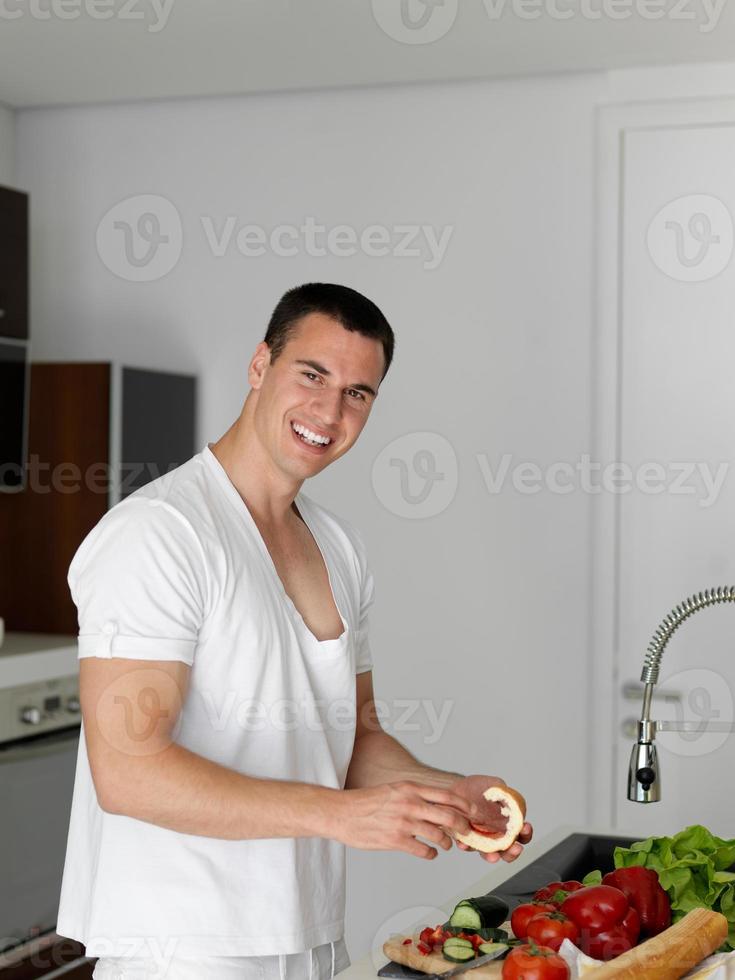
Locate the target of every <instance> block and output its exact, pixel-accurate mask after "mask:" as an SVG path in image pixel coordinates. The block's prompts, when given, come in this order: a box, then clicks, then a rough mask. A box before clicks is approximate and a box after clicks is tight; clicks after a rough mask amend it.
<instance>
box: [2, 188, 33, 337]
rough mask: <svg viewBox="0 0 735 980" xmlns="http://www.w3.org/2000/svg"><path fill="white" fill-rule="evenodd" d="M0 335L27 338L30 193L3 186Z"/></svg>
mask: <svg viewBox="0 0 735 980" xmlns="http://www.w3.org/2000/svg"><path fill="white" fill-rule="evenodd" d="M0 337H11V338H13V339H15V340H27V339H28V195H27V194H24V193H23V192H22V191H16V190H11V188H9V187H0Z"/></svg>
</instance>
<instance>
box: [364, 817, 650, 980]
mask: <svg viewBox="0 0 735 980" xmlns="http://www.w3.org/2000/svg"><path fill="white" fill-rule="evenodd" d="M638 839H640V838H635V837H606V836H604V835H598V834H570V835H569V836H568V837H565V838H564V840H563V841H561V842H560V843H558V844H556V845H555V846H554V847H552V848H550V849H549V850H548V851H546V852H545V853H544V854H542V855H541V856H540V857H539V858H538V859H537V860H536V861H533V862H532V863H531V864H528V865H526V867H525V868H523V869H522V870H521V871H519V872H518V873H517V874H515V875H513V877H512V878H508V879H507V880H506V881H504V882H503V884H502V885H501V886H500V887H499V888H496V889H494V890H493V891H491V892H489V893H488V894H490V895H495V896H496V898H501V899H502V900H503V901H504V902H505V903H506V904H507V905H508V908H509V909H510V911H511V912H512V911H513V909H514V908H515V907H516V906H517V905H521V904H522V903H523V902H527V901H529V899H531V898H533V895H534V892H537V891H538V890H539V888H543V887H544V886H545V885H548V883H549V882H550V881H568V880H569V879H576V880H577V881H581V880H582V878H583V877H584V876H585V875H586V874H589V872H590V871H601V872H602V873H603V874H606V873H607V872H608V871H614V870H615V865H614V863H613V853H614V851H615V848H616V847H630V845H631V844H632V843H633V842H634V841H635V840H638ZM427 925H435V923H427ZM378 976H379V977H397V978H402V980H430V975H428V974H426V973H419V972H418V971H416V970H412V969H410V967H407V966H401V965H400V964H398V963H392V962H391V963H387V964H386V965H385V966H384V967H383V968H382V969H380V970H379V971H378ZM468 976H471V971H470V974H468Z"/></svg>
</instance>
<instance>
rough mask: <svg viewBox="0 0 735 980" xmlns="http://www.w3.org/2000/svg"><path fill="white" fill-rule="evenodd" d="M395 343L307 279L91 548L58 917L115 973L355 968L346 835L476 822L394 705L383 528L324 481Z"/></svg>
mask: <svg viewBox="0 0 735 980" xmlns="http://www.w3.org/2000/svg"><path fill="white" fill-rule="evenodd" d="M392 355H393V332H392V330H391V328H390V326H389V325H388V323H387V321H386V320H385V317H384V316H383V314H382V313H381V312H380V310H379V309H378V308H377V307H376V306H375V305H374V304H373V303H372V302H370V301H369V300H368V299H366V298H365V297H364V296H362V295H360V294H359V293H357V292H355V291H354V290H351V289H347V288H345V287H342V286H336V285H328V284H310V285H306V286H301V287H298V288H296V289H293V290H291V291H290V292H288V293H287V294H286V295H285V296H284V297H283V298H282V299H281V301H280V302H279V304H278V306H277V307H276V310H275V311H274V313H273V317H272V319H271V322H270V325H269V327H268V331H267V333H266V336H265V339H264V340H263V341H262V342H261V343H260V344H258V346H257V348H256V350H255V353H254V355H253V357H252V360H251V362H250V365H249V368H248V381H249V384H250V387H251V390H250V392H249V393H248V396H247V398H246V400H245V404H244V407H243V409H242V412H241V414H240V416H239V418H238V419H237V421H236V422H235V423H234V424H233V425H232V426H231V427H230V429H229V430H228V431H227V432H226V433H225V434H224V435H223V436H222V438H221V439H219V441H218V442H216V443H214V444H212V445H210V444H208V445H207V446H206V447H205V448H204V449H203V450H202V452H201V453H199V454H197V455H196V456H194V457H193V458H192V459H191V460H189V461H188V462H187V463H185V464H184V465H183V466H180V467H178V468H177V469H176V470H174V471H172V472H171V473H169V474H166V475H165V476H163V477H161V478H160V479H158V480H155V481H154V482H152V483H150V484H148V485H147V486H146V487H143V488H141V489H140V490H138V491H137V492H136V493H134V494H133V495H132V496H131V497H129V498H127V499H126V500H124V501H123V502H122V503H120V504H118V505H117V506H116V507H114V508H112V510H110V511H109V512H108V513H107V514H106V515H105V516H104V517H103V519H102V520H101V521H100V522H99V523H98V525H97V526H96V527H95V528H94V529H93V530H92V531H91V533H90V534H89V535H88V536H87V538H85V540H84V541H83V542H82V544H81V546H80V548H79V550H78V551H77V553H76V555H75V556H74V560H73V562H72V564H71V566H70V569H69V584H70V587H71V591H72V595H73V597H74V601H75V602H76V604H77V607H78V611H79V627H80V630H79V656H80V658H81V664H80V690H81V701H82V715H83V733H84V737H83V738H82V739H81V740H80V749H79V759H78V765H77V775H76V782H75V788H74V803H73V808H72V818H71V825H70V830H69V842H68V848H67V858H66V866H65V871H64V881H63V886H62V895H61V907H60V911H59V921H58V926H57V929H58V931H59V932H60V933H61V934H62V935H65V936H70V937H72V938H75V939H79V940H80V941H82V942H84V943H85V944H86V946H87V951H88V953H89V954H90V955H92V956H99V957H100V958H99V960H98V963H97V967H96V970H95V974H94V975H95V977H96V978H98V980H99V978H103V980H111V978H113V977H122V978H126V980H127V978H135V980H150V978H152V977H164V976H165V977H167V978H170V980H190V978H191V980H228V978H230V977H232V978H233V980H234V978H241V980H245V978H250V977H264V978H271V977H273V978H276V977H279V978H283V977H287V976H291V977H293V978H298V980H301V978H304V980H306V978H307V977H323V976H330V977H333V976H334V974H335V973H336V972H339V971H341V970H343V969H344V968H345V967H346V966H348V965H349V957H348V955H347V951H346V948H345V945H344V940H343V929H344V903H345V895H344V879H345V855H344V846H345V845H348V846H350V847H358V848H365V849H376V850H399V851H405V852H407V853H409V854H414V855H416V856H417V857H420V858H424V859H433V858H435V857H436V856H437V854H438V850H437V847H442V848H444V849H448V848H450V847H451V837H450V836H449V834H448V833H447V830H452V831H455V832H460V833H463V832H466V831H467V830H468V829H469V822H468V814H467V812H466V803H465V801H464V800H463V799H462V798H461V797H459V796H458V795H456V794H455V793H453V792H452V791H450V790H449V789H448V787H449V786H450V785H451V783H452V782H453V781H455V780H456V779H457V778H458V774H456V773H446V772H441V771H438V770H434V769H431V768H430V767H428V766H424V765H422V764H420V763H419V762H417V761H416V760H415V759H414V758H413V757H412V756H411V755H410V754H409V753H408V752H407V751H406V750H405V749H404V748H403V747H402V746H401V745H400V744H399V743H398V742H397V741H396V740H395V739H393V738H392V737H391V736H390V735H388V734H387V733H386V732H385V731H383V730H382V728H381V727H380V725H379V724H378V723H377V719H376V715H375V711H374V705H373V689H372V680H371V676H372V675H371V667H372V660H371V653H370V647H369V643H368V626H367V622H368V621H367V613H368V608H369V606H370V604H371V602H372V600H373V579H372V575H371V573H370V570H369V568H368V564H367V560H366V554H365V548H364V544H363V541H362V538H361V537H360V535H359V534H358V532H357V531H356V530H355V529H354V528H353V527H352V526H351V525H350V524H348V523H347V522H346V521H344V520H342V519H340V518H337V517H336V516H335V515H334V514H332V513H331V512H329V511H328V510H326V509H325V508H323V507H320V506H319V505H318V504H316V503H315V502H314V501H312V500H311V499H310V498H309V497H307V496H306V495H305V494H303V493H302V492H301V486H302V484H303V482H304V480H306V479H308V478H309V477H312V476H314V475H316V474H317V473H319V472H321V470H323V469H324V468H325V467H326V466H328V465H329V464H330V463H333V462H334V461H335V460H337V459H339V457H340V456H343V455H344V454H345V453H346V452H347V451H348V450H349V449H350V447H351V446H352V445H353V444H354V443H355V441H356V440H357V438H358V436H359V435H360V432H361V431H362V429H363V427H364V426H365V423H366V422H367V419H368V416H369V415H370V411H371V409H372V406H373V403H374V401H375V399H376V397H377V394H378V389H379V387H380V384H381V382H382V380H383V378H384V377H385V374H386V372H387V370H388V367H389V365H390V362H391V358H392ZM530 835H531V828H530V826H528V825H527V826H526V827H525V828H524V834H523V835H522V838H521V840H522V841H523V842H524V843H525V842H526V841H527V840H528V839H530ZM419 838H423V840H420V839H419ZM425 841H427V842H430V843H425ZM432 845H436V846H432ZM520 850H521V844H519V843H517V844H515V845H513V847H512V848H511V849H510V850H509V852H507V853H506V854H505V855H504V857H505V858H506V859H507V860H512V859H513V858H514V857H516V856H517V855H518V854H519V853H520ZM493 859H497V858H496V856H493Z"/></svg>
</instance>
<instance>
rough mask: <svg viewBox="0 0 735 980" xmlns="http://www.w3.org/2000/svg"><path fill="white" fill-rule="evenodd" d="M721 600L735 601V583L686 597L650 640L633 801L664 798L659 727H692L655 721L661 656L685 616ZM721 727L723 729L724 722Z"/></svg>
mask: <svg viewBox="0 0 735 980" xmlns="http://www.w3.org/2000/svg"><path fill="white" fill-rule="evenodd" d="M720 602H735V586H731V585H728V586H721V587H720V588H717V589H706V590H705V591H704V592H698V593H697V594H696V595H694V596H691V597H690V598H688V599H685V600H684V602H682V604H681V605H679V606H677V607H676V609H674V610H672V612H670V613H669V615H668V616H667V617H666V619H664V621H663V622H662V623H661V625H660V626H659V627H658V629H657V630H656V632H655V633H654V634H653V638H652V640H651V642H650V643H649V644H648V649H647V651H646V659H645V662H644V664H643V672H642V674H641V680H642V681H643V683H644V684H645V685H646V686H645V689H644V692H643V709H642V711H641V720H640V721H639V722H638V739H637V741H636V743H635V745H634V746H633V751H632V752H631V755H630V765H629V767H628V799H629V800H631V801H632V802H633V803H657V802H658V801H659V800H660V799H661V774H660V772H659V765H658V755H657V752H656V745H655V738H656V730H657V728H658V730H659V731H662V730H663V729H664V728H665V729H666V730H668V731H686V730H687V728H688V723H687V722H682V723H679V724H677V723H673V722H668V723H667V722H659V723H658V725H657V723H656V722H655V721H651V699H652V698H653V687H654V685H655V684H656V683H657V681H658V674H659V668H660V666H661V658H662V656H663V653H664V650H665V649H666V644H667V643H668V642H669V640H670V639H671V636H672V635H673V634H674V633H675V632H676V630H677V629H678V628H679V627H680V626H681V624H682V623H683V622H684V620H686V619H689V617H690V616H692V615H694V613H695V612H699V610H700V609H706V608H707V606H714V605H716V604H717V603H720ZM711 727H714V726H711ZM717 727H718V728H720V730H722V728H721V727H720V726H717ZM725 727H726V730H728V731H729V730H732V726H725Z"/></svg>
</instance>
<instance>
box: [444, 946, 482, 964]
mask: <svg viewBox="0 0 735 980" xmlns="http://www.w3.org/2000/svg"><path fill="white" fill-rule="evenodd" d="M442 956H443V957H444V959H445V960H449V962H450V963H468V962H469V961H470V960H474V959H475V951H474V949H473V948H472V944H471V943H470V945H469V947H467V946H450V947H449V948H448V949H447V944H446V943H445V944H444V945H443V946H442Z"/></svg>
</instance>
